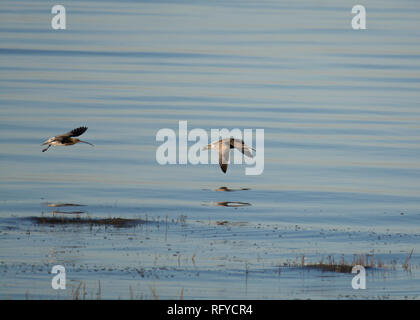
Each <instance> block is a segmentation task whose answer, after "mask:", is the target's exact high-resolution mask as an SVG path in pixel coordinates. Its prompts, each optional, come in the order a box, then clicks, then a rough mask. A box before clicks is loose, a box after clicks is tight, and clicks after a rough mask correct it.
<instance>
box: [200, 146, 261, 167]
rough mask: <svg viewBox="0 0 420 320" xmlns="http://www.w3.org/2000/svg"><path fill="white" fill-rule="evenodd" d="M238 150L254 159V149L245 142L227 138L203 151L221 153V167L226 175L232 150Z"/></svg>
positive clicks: (206, 147)
mask: <svg viewBox="0 0 420 320" xmlns="http://www.w3.org/2000/svg"><path fill="white" fill-rule="evenodd" d="M233 148H236V149H238V150H239V151H241V152H242V153H243V154H244V155H246V156H248V157H250V158H252V157H253V156H252V152H251V150H253V151H255V149H254V148H250V147H247V146H246V145H245V143H244V142H243V140H240V139H234V138H227V139H220V140H218V141H214V142H212V143H210V144H209V145H207V146H205V147H204V148H203V150H209V149H216V150H217V151H218V152H219V165H220V168H221V169H222V171H223V173H226V170H227V167H228V163H229V153H230V149H233Z"/></svg>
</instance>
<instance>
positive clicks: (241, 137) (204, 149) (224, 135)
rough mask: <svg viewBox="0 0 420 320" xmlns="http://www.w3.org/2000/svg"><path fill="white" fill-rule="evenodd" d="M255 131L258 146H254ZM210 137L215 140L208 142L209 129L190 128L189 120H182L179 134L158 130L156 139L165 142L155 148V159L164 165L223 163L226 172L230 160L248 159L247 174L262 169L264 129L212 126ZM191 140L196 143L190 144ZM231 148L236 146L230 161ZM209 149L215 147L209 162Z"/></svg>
mask: <svg viewBox="0 0 420 320" xmlns="http://www.w3.org/2000/svg"><path fill="white" fill-rule="evenodd" d="M254 131H255V134H254ZM254 135H255V148H252V146H253V140H254ZM210 137H211V139H210V142H212V143H210V144H209V136H208V134H207V131H206V130H204V129H200V128H194V129H191V130H190V131H188V123H187V121H179V124H178V136H177V134H176V132H175V131H174V130H173V129H169V128H164V129H160V130H159V131H158V132H157V133H156V141H158V142H163V143H162V144H161V145H159V146H158V148H157V149H156V161H157V162H158V163H159V164H161V165H166V164H188V163H189V164H193V165H197V164H209V163H211V164H220V166H221V168H222V171H223V172H226V168H227V164H229V163H232V164H243V163H244V162H245V164H246V165H247V167H246V168H245V174H246V175H260V174H262V173H263V171H264V129H255V130H253V129H243V130H240V129H232V130H228V129H211V130H210ZM188 142H195V143H194V144H193V145H191V146H188ZM219 145H220V147H219ZM223 146H224V147H223ZM222 149H223V150H222ZM230 149H234V150H235V149H236V151H234V152H233V161H230V158H231V157H229V150H230ZM208 150H210V151H211V150H214V151H216V152H214V151H211V152H210V153H211V157H210V162H209V151H208ZM252 151H254V154H252ZM244 155H245V157H244ZM222 162H223V166H222ZM225 165H226V166H225Z"/></svg>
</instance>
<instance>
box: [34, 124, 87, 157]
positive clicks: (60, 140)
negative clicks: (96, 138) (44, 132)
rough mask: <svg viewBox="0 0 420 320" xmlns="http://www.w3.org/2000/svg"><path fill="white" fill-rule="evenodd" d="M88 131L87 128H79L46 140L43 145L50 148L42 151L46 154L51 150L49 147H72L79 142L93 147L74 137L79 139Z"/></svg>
mask: <svg viewBox="0 0 420 320" xmlns="http://www.w3.org/2000/svg"><path fill="white" fill-rule="evenodd" d="M86 130H87V127H79V128H76V129H73V130H71V131H69V132H67V133H64V134H60V135H58V136H55V137H52V138H49V139H48V140H46V141H45V142H44V143H43V144H42V146H43V145H46V144H47V145H48V147H46V148H45V149H43V150H42V152H45V151H47V150H48V149H49V147H51V146H71V145H73V144H76V143H78V142H83V143H87V144H90V145H91V146H93V144H91V143H89V142H86V141H82V140H79V139H77V138H73V137H78V136H80V135H82V134H83V133H84V132H85V131H86Z"/></svg>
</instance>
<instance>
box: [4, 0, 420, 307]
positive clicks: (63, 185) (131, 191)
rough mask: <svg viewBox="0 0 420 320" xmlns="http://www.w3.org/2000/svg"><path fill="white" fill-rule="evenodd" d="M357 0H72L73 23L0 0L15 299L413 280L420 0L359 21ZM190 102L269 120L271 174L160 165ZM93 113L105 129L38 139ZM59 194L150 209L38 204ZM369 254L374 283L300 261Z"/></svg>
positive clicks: (384, 6)
mask: <svg viewBox="0 0 420 320" xmlns="http://www.w3.org/2000/svg"><path fill="white" fill-rule="evenodd" d="M354 4H355V3H354V2H353V1H340V2H339V3H338V2H337V1H323V2H322V4H319V3H318V2H317V1H309V0H305V1H299V2H296V1H258V2H256V1H255V2H252V1H212V2H208V1H187V0H185V1H120V2H118V3H113V2H111V1H103V0H101V1H67V2H66V4H65V6H66V9H67V30H61V31H58V30H52V29H51V18H52V16H53V15H52V14H51V13H50V12H51V6H52V4H51V3H50V2H48V1H1V3H0V150H1V151H0V238H1V241H0V275H1V276H0V298H2V299H8V298H11V299H21V298H25V297H29V298H30V299H31V298H32V299H49V298H64V299H72V298H74V291H75V290H76V289H75V288H77V286H78V285H79V283H80V282H82V283H83V284H84V285H85V286H86V298H97V296H98V287H99V283H100V285H101V293H100V297H101V298H106V299H116V298H119V297H120V298H124V299H128V298H130V297H133V298H144V299H152V298H156V297H158V298H160V299H164V298H166V299H178V298H179V297H180V295H181V292H182V295H183V298H185V299H192V298H203V299H208V298H220V299H227V298H240V299H280V298H286V299H289V298H303V299H306V298H312V299H320V298H322V299H324V298H354V299H360V298H362V299H365V298H408V299H412V298H417V299H418V298H419V297H420V273H419V266H420V255H419V253H420V245H419V240H420V227H419V223H420V209H419V205H420V192H419V191H420V162H419V158H420V105H419V101H420V41H419V40H420V3H419V2H418V1H409V0H405V1H398V2H388V1H387V2H385V3H384V2H383V1H372V0H369V1H367V2H365V3H364V5H365V7H366V9H367V28H368V29H367V30H360V31H355V30H352V29H351V19H352V17H353V15H352V14H351V8H352V6H353V5H354ZM179 120H187V121H188V126H189V129H192V128H203V129H205V130H208V132H210V129H211V128H229V129H232V128H240V129H244V128H252V129H264V131H265V169H264V173H263V174H262V175H260V176H246V175H245V174H244V172H245V171H244V170H245V168H244V166H239V165H232V166H230V167H229V170H228V172H227V174H226V175H225V174H223V173H222V172H221V171H220V168H219V167H218V166H217V165H199V166H194V165H170V166H160V165H159V164H158V163H157V162H156V159H155V152H156V148H157V147H158V145H159V142H157V141H156V133H157V131H158V130H159V129H161V128H171V129H174V130H177V129H178V121H179ZM82 125H86V126H88V127H89V130H88V131H87V132H86V133H85V134H84V135H83V137H82V139H85V140H87V141H89V142H91V143H93V144H95V147H94V148H92V147H90V146H88V145H83V144H79V145H75V146H72V147H68V148H65V147H61V148H59V147H57V148H51V149H50V150H48V152H46V153H42V152H41V149H42V148H41V147H40V144H41V143H42V142H43V141H44V140H45V139H46V138H48V137H50V136H53V135H55V134H59V133H64V132H67V131H68V130H70V129H72V128H75V127H78V126H82ZM220 187H228V188H231V189H241V188H245V189H249V190H240V191H235V192H219V191H215V190H216V189H218V188H220ZM226 202H242V203H247V204H249V205H247V206H242V207H229V206H224V205H221V204H220V203H226ZM51 203H75V204H81V205H83V207H49V206H48V205H47V204H51ZM53 211H83V212H84V213H82V214H79V215H80V216H81V217H86V216H87V217H90V218H93V219H95V218H110V217H120V218H134V219H142V221H143V222H144V223H142V224H141V225H139V226H136V227H129V228H115V227H104V226H92V227H90V226H86V225H51V224H42V225H39V224H37V223H36V220H33V217H51V216H52V214H53V213H52V212H53ZM56 215H60V214H59V213H58V214H56ZM64 215H67V216H69V214H61V216H64ZM412 249H414V251H413V254H412V256H411V258H410V259H409V263H410V267H409V268H408V270H405V269H404V268H403V267H402V265H403V263H404V261H405V260H406V257H407V256H408V254H409V253H410V251H411V250H412ZM354 254H363V255H365V254H370V255H373V258H374V259H379V260H380V261H382V263H383V264H384V265H385V268H383V270H382V269H381V268H378V270H376V269H375V270H368V275H367V276H368V278H367V287H368V288H367V290H363V291H362V290H358V291H355V290H353V289H352V288H351V279H352V274H337V273H329V272H321V271H316V270H306V269H303V268H297V267H287V266H290V265H293V264H294V263H296V261H297V262H298V263H300V262H301V258H302V256H304V257H305V261H306V262H307V263H310V262H313V263H316V262H320V261H321V260H323V261H326V260H327V259H328V257H329V256H330V257H333V258H334V259H335V260H336V261H338V260H339V259H340V257H341V255H344V258H345V260H346V261H348V262H351V261H352V258H353V255H354ZM55 264H62V265H64V266H66V270H67V281H68V288H67V289H66V290H65V291H61V292H57V291H55V290H52V289H51V277H52V275H51V274H50V272H51V268H52V266H53V265H55Z"/></svg>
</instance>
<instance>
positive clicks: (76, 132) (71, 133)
mask: <svg viewBox="0 0 420 320" xmlns="http://www.w3.org/2000/svg"><path fill="white" fill-rule="evenodd" d="M87 129H88V128H87V127H79V128H76V129H73V130H71V131H69V132H67V133H64V134H61V135H60V136H59V137H78V136H80V135H82V134H83V133H85V131H86V130H87Z"/></svg>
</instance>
